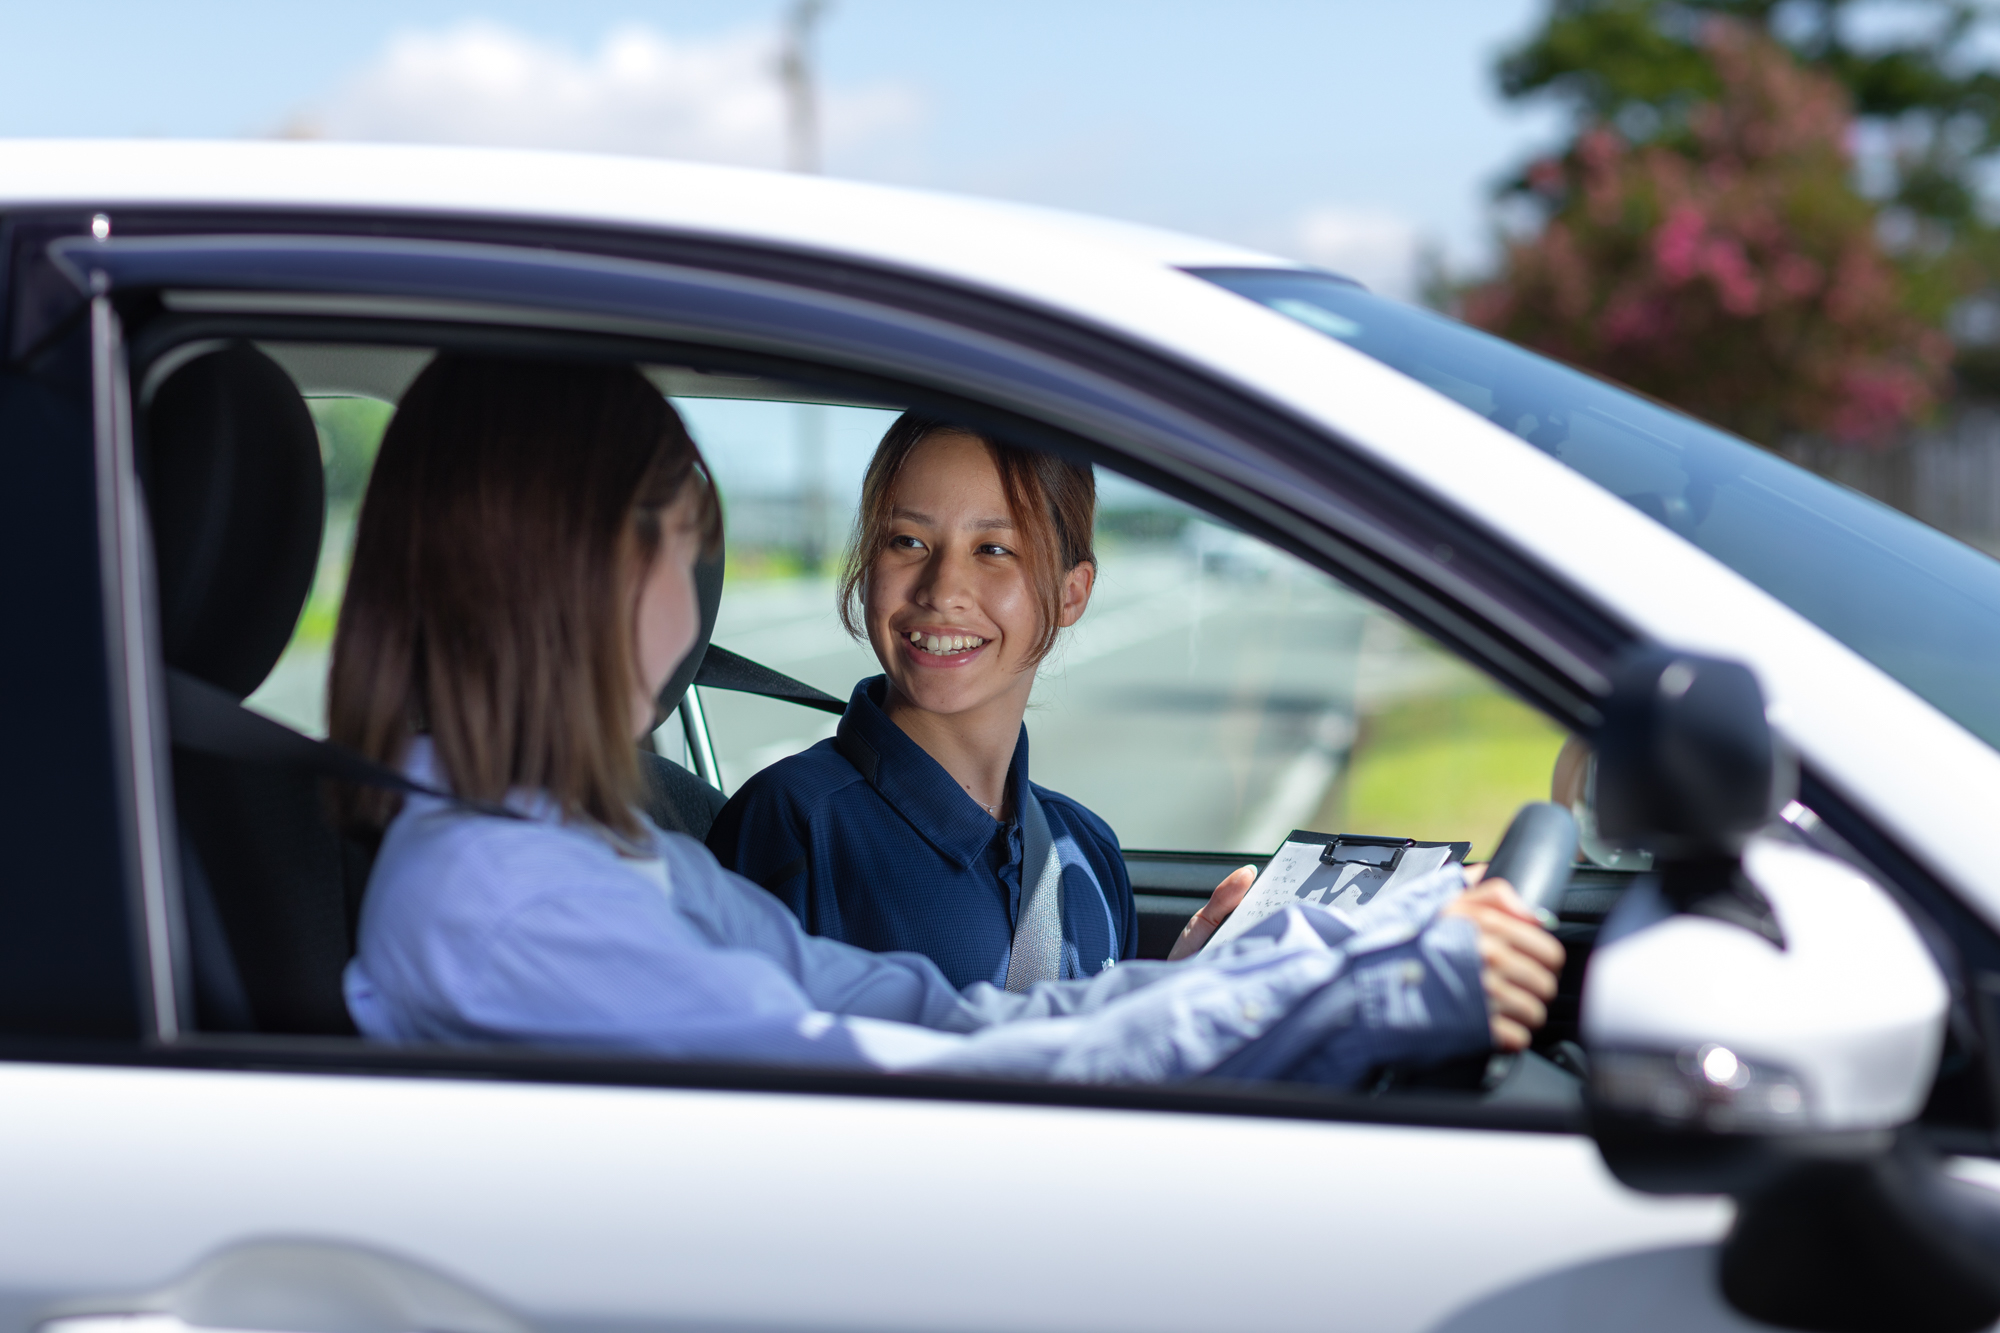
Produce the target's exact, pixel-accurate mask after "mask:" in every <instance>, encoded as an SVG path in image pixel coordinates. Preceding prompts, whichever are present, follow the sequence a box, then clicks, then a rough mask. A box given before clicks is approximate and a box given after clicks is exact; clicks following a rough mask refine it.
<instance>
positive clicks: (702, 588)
mask: <svg viewBox="0 0 2000 1333" xmlns="http://www.w3.org/2000/svg"><path fill="white" fill-rule="evenodd" d="M722 574H723V566H722V552H720V551H717V552H716V553H715V554H714V555H712V556H710V557H708V558H707V559H705V560H703V561H701V563H699V564H697V565H696V566H695V567H694V591H695V599H696V603H697V605H698V606H699V607H700V610H701V624H700V626H699V628H698V629H697V630H696V633H695V641H694V647H692V648H690V649H688V654H687V656H686V657H684V658H682V659H681V664H680V665H679V666H677V667H675V668H674V674H673V675H671V676H669V677H668V678H667V683H666V684H665V685H664V686H662V687H661V689H660V697H659V709H660V712H661V714H662V715H664V714H666V713H669V712H672V711H673V709H674V707H675V705H677V704H679V703H680V701H681V698H682V696H684V695H685V694H686V693H687V692H688V690H689V689H690V688H692V687H693V685H694V678H695V675H696V674H697V673H698V672H699V671H700V670H701V664H702V660H703V659H704V658H705V657H707V656H708V641H709V637H710V636H711V635H713V634H714V633H715V617H716V613H717V612H718V611H719V610H720V609H721V607H722ZM639 757H640V760H641V767H642V768H643V769H644V771H645V776H646V791H647V802H646V813H647V815H648V816H650V817H651V819H652V821H653V822H654V823H655V824H658V825H659V826H660V827H661V828H663V829H666V830H667V831H668V832H669V833H686V834H688V835H690V836H691V837H695V838H706V837H707V836H708V829H709V826H710V825H711V824H713V823H714V822H715V816H716V814H717V813H718V812H720V811H721V809H722V805H723V796H722V793H721V792H720V791H717V790H716V789H715V788H714V787H711V786H710V785H709V784H708V783H706V782H703V781H702V780H701V779H700V778H698V777H696V776H695V775H694V774H692V773H690V772H688V771H687V770H686V769H684V768H682V767H681V766H680V765H679V764H676V763H674V762H673V761H672V760H670V759H663V758H661V757H660V756H659V755H656V754H652V753H649V752H646V751H643V750H642V751H641V753H640V756H639Z"/></svg>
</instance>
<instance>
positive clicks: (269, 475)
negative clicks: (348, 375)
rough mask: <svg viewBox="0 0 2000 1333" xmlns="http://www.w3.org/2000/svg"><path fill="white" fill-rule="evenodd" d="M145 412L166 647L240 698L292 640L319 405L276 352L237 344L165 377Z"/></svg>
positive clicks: (316, 510) (312, 541)
mask: <svg viewBox="0 0 2000 1333" xmlns="http://www.w3.org/2000/svg"><path fill="white" fill-rule="evenodd" d="M146 422H147V432H146V445H147V447H146V455H145V474H146V494H147V499H148V500H149V501H150V503H151V508H152V519H153V545H154V552H155V556H156V560H157V564H158V574H159V584H160V640H161V647H162V649H163V651H164V654H165V656H166V659H167V662H168V663H169V664H170V665H173V666H176V667H179V668H180V669H181V670H183V671H186V672H188V673H189V674H191V675H195V676H199V677H201V678H202V679H203V680H206V681H209V682H210V683H212V684H215V685H219V686H221V687H222V688H223V689H225V690H228V691H229V692H230V693H231V694H234V695H236V696H237V697H238V698H242V697H243V696H245V695H247V694H249V693H250V692H251V691H252V690H254V689H256V688H257V686H258V685H259V684H261V683H262V682H263V680H264V677H265V676H267V675H269V674H270V672H271V668H272V666H274V665H275V664H276V663H277V660H278V655H279V654H280V653H282V652H283V651H284V649H285V643H286V641H287V640H289V639H290V638H291V635H292V629H293V626H295V625H296V624H297V623H298V618H299V612H300V610H301V609H303V608H304V606H305V601H306V595H307V594H308V593H310V592H311V591H312V582H313V573H314V570H315V569H316V567H317V566H318V564H319V550H320V533H321V529H322V527H323V526H324V524H325V521H326V481H325V477H324V475H323V473H322V471H321V465H320V455H319V436H318V433H317V432H316V431H315V430H314V429H313V421H312V415H311V414H310V413H309V412H307V411H306V404H305V400H304V399H303V398H301V397H300V396H299V391H298V389H297V387H296V386H294V385H293V383H292V380H291V377H290V376H288V375H287V374H285V372H284V371H283V370H281V369H280V368H279V367H278V363H277V362H275V361H273V360H271V358H270V357H268V356H265V355H264V354H263V353H262V352H260V351H258V350H257V349H256V348H254V347H252V346H250V345H249V344H248V343H243V342H238V343H231V344H229V345H228V346H225V347H223V348H220V349H218V350H216V351H213V352H209V353H206V354H204V355H202V356H198V357H196V358H195V359H194V360H192V361H189V362H188V363H187V364H186V365H184V366H182V367H180V368H179V369H178V370H176V371H175V372H174V373H173V374H172V375H171V376H169V377H168V379H167V380H166V382H165V383H164V384H162V385H161V386H160V388H159V391H158V392H157V393H156V394H155V395H154V396H153V401H152V407H151V410H150V411H149V412H148V414H147V418H146Z"/></svg>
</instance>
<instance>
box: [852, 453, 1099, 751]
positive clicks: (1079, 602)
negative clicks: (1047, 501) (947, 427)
mask: <svg viewBox="0 0 2000 1333" xmlns="http://www.w3.org/2000/svg"><path fill="white" fill-rule="evenodd" d="M889 534H890V535H889V543H888V547H887V549H886V550H884V551H883V552H882V554H881V555H880V556H878V557H877V558H876V560H875V564H874V566H873V567H872V568H871V569H870V570H869V571H868V581H867V589H866V594H865V597H864V608H865V611H866V615H867V622H868V637H869V641H870V642H871V643H872V645H873V646H874V649H875V656H876V657H877V658H878V659H879V660H880V661H881V663H882V669H883V670H884V671H885V672H887V673H888V676H889V680H890V683H891V684H892V685H893V686H894V687H895V690H896V692H897V693H898V694H900V695H901V696H902V697H903V699H904V700H906V701H907V702H909V703H910V704H913V705H915V706H916V707H918V708H921V709H923V710H925V711H927V712H933V713H944V714H953V713H966V712H970V711H973V710H976V709H979V708H982V707H984V706H986V705H988V704H992V703H994V702H996V701H1000V700H1006V701H1007V702H1008V703H1009V704H1010V705H1011V704H1014V703H1019V704H1021V705H1025V704H1026V702H1027V694H1028V691H1029V690H1030V689H1031V688H1032V687H1033V685H1034V679H1035V673H1034V672H1033V670H1031V669H1029V666H1028V656H1029V654H1030V653H1031V652H1032V651H1033V650H1034V646H1035V642H1036V640H1037V639H1039V638H1040V637H1041V628H1042V624H1041V608H1040V606H1038V605H1037V602H1036V598H1035V592H1034V588H1033V587H1032V585H1031V583H1030V580H1029V574H1028V570H1027V568H1026V566H1025V564H1024V562H1023V561H1022V558H1021V555H1020V548H1019V545H1018V541H1019V536H1020V534H1018V533H1017V532H1016V531H1015V529H1014V519H1013V515H1012V513H1011V512H1010V511H1009V509H1008V506H1007V493H1006V491H1005V490H1004V489H1003V487H1002V485H1001V482H1000V471H999V469H998V468H997V467H996V466H995V465H994V462H993V455H992V454H991V453H990V452H988V450H987V448H986V446H985V445H984V444H983V443H981V442H980V441H979V440H978V439H976V438H974V437H973V436H970V435H965V434H961V433H959V432H957V431H939V432H937V433H935V434H932V435H930V436H928V437H927V438H926V439H925V440H924V441H923V442H922V443H921V444H919V445H918V446H917V447H916V449H915V450H914V451H912V452H911V454H910V456H909V457H908V458H907V459H905V460H904V462H903V467H902V470H901V471H900V472H899V473H898V474H897V477H896V481H895V484H894V485H893V486H892V487H891V489H890V494H889ZM1094 573H1095V571H1094V570H1093V569H1092V568H1091V566H1089V565H1087V564H1086V565H1079V566H1078V567H1077V568H1076V569H1074V570H1072V571H1070V574H1069V577H1068V579H1067V581H1066V586H1065V589H1064V598H1063V608H1062V614H1061V616H1060V617H1059V623H1061V624H1063V625H1070V624H1074V623H1075V621H1076V619H1077V617H1078V616H1080V615H1082V614H1083V608H1084V604H1085V603H1086V602H1087V601H1088V600H1089V597H1090V582H1091V577H1092V575H1093V574H1094ZM1015 696H1018V699H1017V698H1015Z"/></svg>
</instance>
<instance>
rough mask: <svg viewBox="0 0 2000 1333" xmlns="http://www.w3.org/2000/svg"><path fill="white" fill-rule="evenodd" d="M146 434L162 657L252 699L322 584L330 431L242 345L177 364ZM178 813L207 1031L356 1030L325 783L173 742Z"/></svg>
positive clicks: (342, 891)
mask: <svg viewBox="0 0 2000 1333" xmlns="http://www.w3.org/2000/svg"><path fill="white" fill-rule="evenodd" d="M144 425H145V431H144V434H143V436H142V439H141V453H140V465H141V470H142V475H143V476H144V478H145V484H146V496H147V501H148V504H149V507H150V510H151V516H152V525H153V534H154V560H155V566H156V570H157V574H158V581H159V608H160V642H161V650H162V654H163V655H164V656H165V658H166V660H167V663H168V665H169V666H172V667H177V668H179V669H180V670H182V671H185V672H187V673H188V674H189V675H192V676H196V677H199V678H200V679H202V680H205V681H208V682H209V683H211V684H213V685H217V686H220V687H221V688H223V689H224V690H227V691H228V692H229V693H230V694H232V695H234V696H236V697H237V698H239V699H240V698H243V697H244V696H246V695H248V694H250V693H251V692H252V691H254V690H255V689H256V688H257V686H258V685H260V684H261V683H262V682H263V680H264V678H265V677H266V676H268V675H269V674H270V672H271V668H272V667H273V666H274V665H275V664H276V663H277V660H278V658H279V656H280V655H281V654H282V653H283V652H284V648H285V644H286V642H287V641H288V640H289V639H290V637H291V634H292V630H293V627H294V626H295V625H296V624H297V623H298V618H299V613H300V611H301V610H302V609H303V608H304V606H305V601H306V597H307V595H308V593H310V591H311V589H312V581H313V574H314V571H315V569H316V567H317V565H318V561H319V552H320V539H321V534H322V529H323V525H324V523H325V482H324V471H323V468H322V465H321V462H320V451H319V436H318V432H317V431H316V430H315V429H314V426H313V421H312V416H311V414H310V413H309V412H308V411H307V410H306V405H305V400H304V399H303V398H301V397H300V395H299V391H298V389H297V388H296V387H294V385H293V384H292V381H291V379H290V377H289V376H287V375H286V374H285V372H284V371H283V370H282V369H280V368H279V367H278V365H277V364H276V363H275V362H273V361H272V360H271V359H270V358H269V357H267V356H265V355H264V354H263V353H262V352H259V351H258V350H257V349H256V348H254V347H252V346H250V345H249V344H247V343H241V342H237V343H229V344H225V345H224V346H222V347H221V348H219V349H218V350H215V351H210V352H206V353H203V354H201V355H198V356H196V357H194V358H193V359H192V360H190V361H188V362H186V363H185V364H183V365H181V366H180V367H179V368H178V369H176V370H175V371H174V372H173V373H172V374H171V375H170V376H169V377H168V378H167V379H166V380H165V381H164V382H163V383H162V384H161V385H160V386H159V389H158V391H157V392H156V393H155V394H154V395H153V397H152V399H151V402H150V403H149V404H148V406H147V410H146V413H145V417H144ZM174 803H175V812H176V815H177V817H178V821H179V825H180V833H181V851H182V857H181V862H182V867H183V873H182V876H181V879H182V891H183V894H184V896H185V897H186V898H187V900H188V912H187V918H188V926H189V944H190V953H191V954H192V956H193V962H194V972H195V1000H196V1011H197V1021H198V1023H199V1025H200V1026H202V1027H203V1028H207V1029H210V1030H215V1029H222V1030H239V1029H245V1028H249V1029H257V1030H265V1031H283V1032H330V1033H339V1032H351V1031H353V1027H352V1024H351V1023H350V1022H349V1021H348V1017H347V1010H346V1005H345V1004H344V1002H343V1001H342V998H341V993H340V973H341V969H342V968H343V967H345V966H346V963H347V959H348V957H349V955H350V954H351V952H352V941H353V919H354V913H355V910H356V909H357V907H358V904H359V889H360V883H361V882H362V881H361V879H360V878H357V874H356V871H357V869H358V870H359V871H360V873H361V874H362V875H365V861H363V862H362V863H360V864H359V865H357V862H356V855H357V852H356V849H354V848H353V847H351V846H349V845H347V844H346V840H344V839H342V838H341V837H340V836H339V835H338V834H337V833H336V832H335V831H334V829H333V827H332V825H331V823H330V822H329V821H328V819H327V817H326V813H325V808H324V805H323V801H322V796H321V792H320V786H319V782H318V780H317V779H316V778H314V777H312V776H311V775H310V774H306V773H301V772H297V771H294V770H290V769H282V768H275V767H273V766H270V765H267V764H257V763H248V762H244V761H241V760H235V759H228V758H223V757H220V756H216V755H209V754H196V753H192V752H189V751H187V750H182V749H177V750H176V751H175V753H174Z"/></svg>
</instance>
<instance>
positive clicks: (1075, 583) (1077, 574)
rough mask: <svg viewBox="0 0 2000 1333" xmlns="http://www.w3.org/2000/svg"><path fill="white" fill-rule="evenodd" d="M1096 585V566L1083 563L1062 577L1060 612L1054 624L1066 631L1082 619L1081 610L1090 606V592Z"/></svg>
mask: <svg viewBox="0 0 2000 1333" xmlns="http://www.w3.org/2000/svg"><path fill="white" fill-rule="evenodd" d="M1096 583H1097V565H1096V564H1095V563H1094V562H1092V561H1089V560H1085V561H1083V562H1082V563H1081V564H1079V565H1077V566H1076V568H1074V569H1072V570H1070V572H1069V573H1067V574H1065V575H1063V589H1062V610H1061V611H1059V612H1058V613H1057V614H1056V624H1057V625H1058V626H1060V627H1062V628H1063V629H1068V628H1069V627H1070V626H1071V625H1074V624H1075V623H1076V622H1077V621H1079V620H1081V619H1083V609H1084V608H1085V607H1087V606H1089V605H1090V590H1091V588H1093V587H1094V586H1096Z"/></svg>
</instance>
